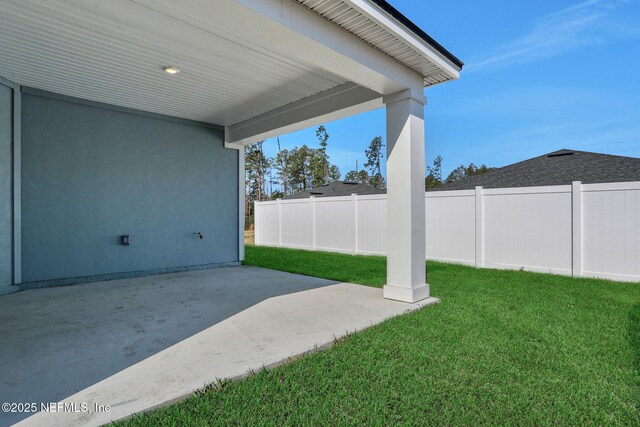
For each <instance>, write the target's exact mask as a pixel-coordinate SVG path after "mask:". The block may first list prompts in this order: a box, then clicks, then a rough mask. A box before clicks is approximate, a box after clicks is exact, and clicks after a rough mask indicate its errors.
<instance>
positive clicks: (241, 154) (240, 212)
mask: <svg viewBox="0 0 640 427" xmlns="http://www.w3.org/2000/svg"><path fill="white" fill-rule="evenodd" d="M244 179H245V176H244V147H242V149H240V150H238V232H239V233H240V235H239V236H238V260H239V261H241V262H242V261H244V227H245V223H244V216H245V212H244V210H245V200H244V199H245V182H244ZM253 212H254V218H255V212H256V209H255V205H254V207H253ZM253 228H254V231H253V232H254V239H255V219H254V227H253ZM254 242H255V240H254Z"/></svg>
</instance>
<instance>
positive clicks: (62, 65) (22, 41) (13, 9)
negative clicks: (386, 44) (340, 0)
mask: <svg viewBox="0 0 640 427" xmlns="http://www.w3.org/2000/svg"><path fill="white" fill-rule="evenodd" d="M162 3H163V2H154V1H129V0H108V1H104V0H102V1H101V0H65V1H63V0H3V1H1V2H0V58H2V59H1V60H0V76H2V77H5V78H7V79H9V80H12V81H14V82H15V83H18V84H21V85H24V86H30V87H34V88H38V89H42V90H46V91H51V92H56V93H60V94H63V95H68V96H73V97H79V98H83V99H89V100H92V101H97V102H104V103H109V104H113V105H118V106H122V107H128V108H135V109H140V110H144V111H150V112H155V113H160V114H167V115H170V116H174V117H182V118H186V119H192V120H198V121H202V122H208V123H214V124H219V125H230V124H234V123H238V122H241V121H243V120H246V119H249V118H252V117H255V116H259V115H260V114H263V113H265V112H268V111H271V110H274V109H276V108H278V107H281V106H283V105H286V104H289V103H292V102H295V101H298V100H300V99H303V98H306V97H309V96H313V95H315V94H318V93H321V92H324V91H327V90H329V89H332V88H335V87H337V86H340V85H342V84H345V83H347V81H346V80H345V79H344V78H341V77H338V76H337V75H335V74H333V73H331V72H328V71H326V70H323V69H320V68H318V67H314V66H312V65H309V64H306V63H304V62H302V61H299V60H296V58H292V57H289V56H286V55H283V54H278V53H276V52H274V51H271V50H268V49H265V48H260V47H257V46H254V45H250V44H248V43H246V42H245V41H243V40H242V37H241V35H239V36H238V37H236V36H234V35H233V34H228V33H224V32H221V31H217V28H219V27H221V26H222V24H225V25H226V26H227V27H228V26H229V25H230V24H233V23H229V22H220V21H222V20H223V19H224V18H222V17H220V16H206V19H207V22H208V26H207V27H206V28H205V27H203V26H197V25H193V23H192V22H187V21H185V20H184V19H182V18H183V17H182V16H181V15H180V13H178V12H179V10H178V9H181V8H182V9H185V8H188V7H189V6H188V5H189V4H191V3H189V2H186V3H181V2H175V3H173V5H174V6H175V7H176V9H177V11H176V13H172V12H171V11H170V10H169V9H167V8H166V7H165V8H162V7H161V5H162ZM218 7H224V5H223V4H222V3H221V4H220V5H219V6H218ZM237 19H244V17H243V16H238V18H237ZM164 65H172V66H175V67H178V68H179V69H180V70H181V72H180V73H179V74H176V75H168V74H166V73H164V72H163V71H162V69H161V67H162V66H164Z"/></svg>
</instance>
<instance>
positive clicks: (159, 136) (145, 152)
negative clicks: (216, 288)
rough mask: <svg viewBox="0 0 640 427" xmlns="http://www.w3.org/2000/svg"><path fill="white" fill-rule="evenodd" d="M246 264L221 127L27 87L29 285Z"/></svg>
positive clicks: (233, 164)
mask: <svg viewBox="0 0 640 427" xmlns="http://www.w3.org/2000/svg"><path fill="white" fill-rule="evenodd" d="M196 232H202V233H203V234H204V239H202V240H200V239H198V238H197V237H196V235H195V233H196ZM122 234H129V235H130V236H131V237H130V239H131V245H130V246H122V245H121V244H120V238H119V236H120V235H122ZM236 261H238V152H237V151H236V150H231V149H225V148H224V146H223V131H222V130H220V129H219V128H211V127H207V126H204V125H201V124H197V123H193V122H186V121H176V120H173V119H170V118H162V117H152V116H149V115H145V114H136V113H133V112H124V111H120V110H117V109H112V108H108V107H107V106H100V105H95V104H90V103H84V102H81V101H80V102H75V101H73V100H69V99H65V98H62V99H60V98H56V97H49V96H48V95H46V94H38V93H37V92H35V93H33V92H32V93H23V96H22V280H23V283H24V282H34V281H43V280H52V279H59V278H70V277H85V276H96V275H108V274H113V273H124V272H132V271H136V272H142V271H149V270H163V269H173V268H176V267H184V266H199V265H206V264H218V263H229V262H236Z"/></svg>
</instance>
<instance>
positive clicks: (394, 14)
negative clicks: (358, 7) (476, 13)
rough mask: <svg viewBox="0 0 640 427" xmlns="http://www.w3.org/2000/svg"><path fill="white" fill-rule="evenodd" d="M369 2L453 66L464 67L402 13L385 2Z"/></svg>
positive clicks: (383, 0)
mask: <svg viewBox="0 0 640 427" xmlns="http://www.w3.org/2000/svg"><path fill="white" fill-rule="evenodd" d="M371 1H372V2H373V3H375V4H376V5H378V6H379V7H380V8H382V9H383V10H384V11H385V12H387V13H388V14H389V15H391V16H392V17H393V18H394V19H395V20H397V21H398V22H400V23H401V24H402V25H404V26H405V27H407V28H408V29H409V30H411V31H412V32H413V33H414V34H415V35H417V36H418V37H420V38H421V39H422V40H424V41H426V42H427V43H428V44H429V45H431V46H433V47H434V48H435V50H437V51H438V52H439V53H440V54H442V55H443V56H444V57H445V58H447V59H448V60H449V61H451V62H453V64H454V65H455V66H457V67H458V68H460V69H462V67H463V66H464V63H463V62H462V61H461V60H459V59H458V58H456V56H455V55H454V54H452V53H451V52H449V51H448V50H447V49H445V48H444V46H442V45H441V44H440V43H438V42H437V41H435V40H434V39H433V38H432V37H431V36H430V35H429V34H427V33H425V32H424V31H423V30H422V29H421V28H420V27H418V26H417V25H416V24H414V23H413V22H411V20H410V19H409V18H407V17H406V16H404V15H403V14H402V13H400V12H399V11H398V9H396V8H395V7H393V6H391V5H390V4H389V3H388V2H386V1H385V0H371Z"/></svg>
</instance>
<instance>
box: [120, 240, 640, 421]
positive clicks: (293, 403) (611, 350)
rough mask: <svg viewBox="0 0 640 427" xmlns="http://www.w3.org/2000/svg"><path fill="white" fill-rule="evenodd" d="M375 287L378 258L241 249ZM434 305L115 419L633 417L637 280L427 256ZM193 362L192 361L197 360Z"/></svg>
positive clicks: (639, 368)
mask: <svg viewBox="0 0 640 427" xmlns="http://www.w3.org/2000/svg"><path fill="white" fill-rule="evenodd" d="M246 258H247V261H246V263H247V264H251V265H257V266H260V267H266V268H272V269H277V270H284V271H290V272H294V273H301V274H308V275H312V276H319V277H324V278H328V279H333V280H340V281H352V282H356V283H360V284H364V285H370V286H376V287H379V286H381V285H382V283H384V278H385V260H384V258H382V257H364V256H350V255H338V254H330V253H319V252H307V251H297V250H291V249H275V248H261V247H247V257H246ZM428 275H429V282H430V284H431V293H432V294H433V295H434V296H438V297H440V298H442V302H441V303H440V304H439V305H436V306H432V307H427V308H425V309H422V310H419V311H417V312H412V313H409V314H407V315H403V316H400V317H397V318H394V319H391V320H388V321H386V322H384V323H382V324H379V325H377V326H374V327H372V328H370V329H368V330H365V331H362V332H359V333H356V334H353V335H352V336H350V337H348V338H346V339H344V340H341V341H340V342H339V343H337V344H336V345H335V346H334V347H333V348H332V349H330V350H327V351H323V352H319V353H315V354H312V355H310V356H307V357H304V358H302V359H300V360H297V361H295V362H292V363H290V364H287V365H284V366H281V367H278V368H275V369H272V370H268V371H261V372H258V373H256V374H255V375H252V376H250V377H248V378H246V379H244V380H242V381H237V382H223V383H220V384H217V385H216V386H215V387H212V388H210V389H208V390H207V391H204V392H202V393H200V394H198V395H195V396H193V397H191V398H189V399H187V400H186V401H183V402H181V403H178V404H175V405H172V406H169V407H166V408H162V409H159V410H156V411H153V412H151V413H148V414H145V415H141V416H137V417H134V418H132V419H130V420H128V421H126V422H125V423H124V424H125V425H141V426H142V425H152V424H153V425H156V424H157V425H198V426H204V425H228V424H232V425H325V424H328V425H343V424H349V425H370V424H373V425H390V424H395V423H400V424H409V425H411V424H414V425H416V424H419V425H478V424H492V425H505V424H506V425H563V426H564V425H580V426H582V425H640V285H637V284H623V283H615V282H607V281H600V280H589V279H572V278H568V277H562V276H552V275H544V274H535V273H526V272H519V271H497V270H476V269H473V268H469V267H463V266H457V265H447V264H440V263H429V268H428ZM194 369H197V367H194Z"/></svg>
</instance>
